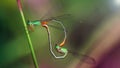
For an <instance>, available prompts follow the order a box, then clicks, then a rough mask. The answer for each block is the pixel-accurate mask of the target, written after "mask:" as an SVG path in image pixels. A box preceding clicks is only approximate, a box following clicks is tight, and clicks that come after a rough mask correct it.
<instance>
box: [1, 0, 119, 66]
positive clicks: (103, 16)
mask: <svg viewBox="0 0 120 68" xmlns="http://www.w3.org/2000/svg"><path fill="white" fill-rule="evenodd" d="M22 5H23V11H24V14H25V18H26V21H28V20H31V21H33V20H39V19H41V18H43V19H46V18H50V17H55V16H59V15H63V17H60V18H58V20H60V21H61V22H63V24H64V25H65V27H66V29H67V35H68V36H67V42H66V44H65V47H66V48H68V49H70V50H71V51H74V52H77V53H80V54H86V55H87V54H89V53H90V52H92V51H94V49H95V48H97V47H98V44H100V42H101V41H102V40H104V38H105V37H106V36H107V35H109V34H112V31H113V33H114V31H116V33H117V32H118V33H117V34H112V35H111V36H110V37H108V38H107V39H109V38H112V37H113V40H115V41H116V42H115V43H114V44H111V45H112V46H113V47H111V49H110V50H109V52H108V53H107V54H105V55H104V56H103V58H104V59H103V58H102V60H101V62H99V63H98V64H97V68H120V58H119V57H120V54H119V52H120V49H119V48H120V46H119V40H120V38H119V35H120V34H119V32H120V30H119V27H120V26H119V25H120V1H119V0H22ZM64 14H70V16H64ZM116 22H117V24H115V23H116ZM55 26H57V25H55ZM115 27H116V28H115ZM50 28H51V33H52V38H53V39H52V42H53V44H55V43H59V42H60V41H61V40H62V38H63V33H62V31H61V30H59V29H57V28H52V27H50ZM117 29H118V30H117ZM107 30H110V31H111V32H109V31H108V32H107ZM30 36H31V39H32V43H33V46H34V49H35V53H36V56H37V61H38V63H39V67H40V68H80V64H79V62H78V63H77V61H80V56H74V55H72V54H68V56H67V57H66V58H64V59H55V58H54V57H53V56H52V55H51V53H50V51H49V44H48V39H47V32H46V30H45V29H44V28H43V27H41V26H40V27H36V28H35V31H34V32H30ZM114 36H115V37H117V40H116V38H114ZM99 38H100V40H99ZM101 38H102V39H101ZM97 39H98V40H97ZM113 40H108V41H105V42H108V43H109V42H112V41H113ZM103 45H104V46H106V45H107V44H106V45H105V44H103ZM108 47H109V46H108ZM103 48H104V47H103ZM100 50H101V51H102V47H101V49H100ZM98 54H99V53H98ZM76 60H77V61H76ZM76 65H77V66H76ZM110 65H111V66H110ZM109 66H110V67H109ZM0 68H34V64H33V60H32V56H31V53H30V49H29V46H28V41H27V38H26V35H25V31H24V27H23V23H22V19H21V16H20V12H19V9H18V6H17V2H16V0H1V1H0Z"/></svg>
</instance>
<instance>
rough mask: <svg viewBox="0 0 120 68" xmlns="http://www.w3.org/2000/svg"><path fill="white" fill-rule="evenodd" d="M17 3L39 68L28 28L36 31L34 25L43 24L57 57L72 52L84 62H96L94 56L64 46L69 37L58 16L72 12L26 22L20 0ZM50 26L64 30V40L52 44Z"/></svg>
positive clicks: (63, 56) (51, 48)
mask: <svg viewBox="0 0 120 68" xmlns="http://www.w3.org/2000/svg"><path fill="white" fill-rule="evenodd" d="M17 3H18V7H19V10H20V13H21V17H22V19H23V24H24V27H25V30H26V35H27V38H28V43H29V47H30V50H31V53H32V56H33V60H34V63H35V65H36V67H37V68H38V64H37V59H36V55H35V52H34V48H33V45H32V41H31V39H30V35H29V31H28V29H29V30H30V31H34V30H35V29H34V27H37V26H42V27H44V28H46V31H47V34H48V41H49V50H50V52H51V54H52V55H53V56H54V57H55V58H65V57H66V56H67V55H68V53H71V54H73V55H77V56H82V57H83V58H84V60H83V62H89V63H94V62H95V60H94V59H93V58H92V57H89V56H87V55H82V54H78V53H75V52H72V51H71V50H69V49H67V48H64V47H63V46H64V45H65V43H66V39H67V30H66V28H65V26H64V24H63V23H62V22H61V21H60V20H57V18H59V17H63V16H65V15H67V16H69V15H70V14H65V15H61V16H57V17H51V18H48V19H40V20H33V21H31V20H28V21H27V22H26V20H25V17H24V14H23V10H22V6H21V3H20V0H17ZM53 22H54V23H53ZM56 23H57V25H59V26H60V27H56V26H55V24H56ZM49 27H55V29H58V30H59V29H60V30H62V32H63V34H64V36H62V37H63V40H62V42H60V43H58V42H57V43H56V44H52V41H51V39H52V37H51V31H52V30H50V29H49ZM56 36H57V35H56ZM54 48H55V50H56V51H57V52H58V53H60V54H62V55H60V56H56V54H55V53H54V52H53V49H54Z"/></svg>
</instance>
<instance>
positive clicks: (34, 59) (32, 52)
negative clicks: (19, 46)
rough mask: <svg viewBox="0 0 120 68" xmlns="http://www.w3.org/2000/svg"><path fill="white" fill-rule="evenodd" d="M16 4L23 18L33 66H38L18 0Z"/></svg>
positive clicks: (36, 67) (37, 67)
mask: <svg viewBox="0 0 120 68" xmlns="http://www.w3.org/2000/svg"><path fill="white" fill-rule="evenodd" d="M17 4H18V8H19V11H20V14H21V17H22V20H23V25H24V28H25V32H26V36H27V39H28V43H29V47H30V51H31V54H32V58H33V61H34V65H35V68H39V66H38V62H37V59H36V55H35V52H34V48H33V45H32V41H31V38H30V35H29V31H28V28H27V25H26V21H25V17H24V14H23V10H22V6H21V2H20V0H17Z"/></svg>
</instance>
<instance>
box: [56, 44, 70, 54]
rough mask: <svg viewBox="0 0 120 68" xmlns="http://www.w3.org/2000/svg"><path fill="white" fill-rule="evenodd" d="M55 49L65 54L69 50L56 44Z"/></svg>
mask: <svg viewBox="0 0 120 68" xmlns="http://www.w3.org/2000/svg"><path fill="white" fill-rule="evenodd" d="M55 49H56V50H57V52H59V53H61V54H65V53H67V52H68V50H67V49H66V48H63V47H60V46H59V45H56V46H55Z"/></svg>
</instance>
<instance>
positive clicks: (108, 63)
mask: <svg viewBox="0 0 120 68" xmlns="http://www.w3.org/2000/svg"><path fill="white" fill-rule="evenodd" d="M118 46H119V47H116V48H115V49H114V50H113V51H112V52H111V53H110V54H109V55H108V56H107V57H106V58H105V59H104V60H103V61H102V62H101V63H100V64H99V65H98V66H97V67H96V68H120V43H119V44H118Z"/></svg>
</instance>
